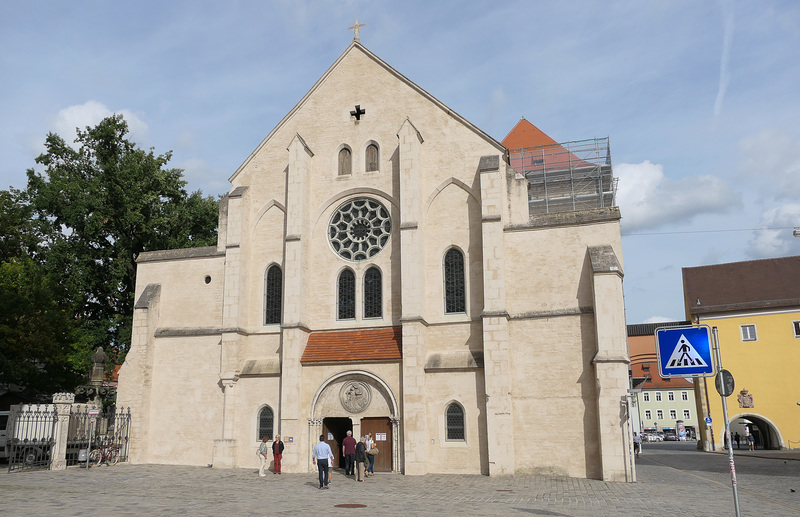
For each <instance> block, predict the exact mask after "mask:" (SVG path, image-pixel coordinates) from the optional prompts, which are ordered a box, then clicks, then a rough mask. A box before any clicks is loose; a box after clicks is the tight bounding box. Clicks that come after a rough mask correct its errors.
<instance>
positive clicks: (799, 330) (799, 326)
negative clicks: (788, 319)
mask: <svg viewBox="0 0 800 517" xmlns="http://www.w3.org/2000/svg"><path fill="white" fill-rule="evenodd" d="M792 328H793V329H794V337H800V321H793V322H792Z"/></svg>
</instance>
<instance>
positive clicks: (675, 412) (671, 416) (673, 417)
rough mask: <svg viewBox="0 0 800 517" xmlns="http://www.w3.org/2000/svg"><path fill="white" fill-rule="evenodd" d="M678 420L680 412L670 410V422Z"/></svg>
mask: <svg viewBox="0 0 800 517" xmlns="http://www.w3.org/2000/svg"><path fill="white" fill-rule="evenodd" d="M676 418H678V412H677V411H675V410H674V409H670V410H669V419H670V420H675V419H676Z"/></svg>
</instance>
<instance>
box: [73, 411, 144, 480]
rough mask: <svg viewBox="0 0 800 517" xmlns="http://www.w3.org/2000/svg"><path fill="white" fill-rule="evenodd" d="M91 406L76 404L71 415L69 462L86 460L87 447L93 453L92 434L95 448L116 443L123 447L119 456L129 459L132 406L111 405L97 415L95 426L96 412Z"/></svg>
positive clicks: (117, 445)
mask: <svg viewBox="0 0 800 517" xmlns="http://www.w3.org/2000/svg"><path fill="white" fill-rule="evenodd" d="M89 409H90V408H89V407H88V406H85V405H75V406H73V408H72V412H71V413H70V416H69V431H68V433H67V458H66V460H67V466H72V465H78V464H80V463H81V462H83V461H86V457H85V456H82V455H81V454H80V452H81V450H84V451H85V453H86V454H88V453H89V445H90V443H89V438H90V437H91V448H92V449H95V448H97V447H99V446H100V445H102V446H104V447H116V448H117V450H118V451H119V460H120V461H126V460H127V459H128V446H129V440H130V429H131V410H130V408H128V409H119V410H114V409H107V410H106V411H105V412H102V413H100V414H99V415H97V416H96V417H95V422H94V429H92V421H91V419H92V415H90V414H89Z"/></svg>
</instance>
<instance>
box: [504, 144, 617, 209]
mask: <svg viewBox="0 0 800 517" xmlns="http://www.w3.org/2000/svg"><path fill="white" fill-rule="evenodd" d="M509 159H510V161H511V166H512V167H513V168H514V169H515V170H516V171H517V172H519V173H520V174H522V175H523V176H525V178H526V179H527V180H528V210H529V212H530V215H532V216H533V215H538V214H551V213H558V212H575V211H579V210H589V209H593V208H602V207H610V206H614V203H615V197H616V190H617V180H616V178H614V173H613V171H612V169H611V148H610V146H609V142H608V138H593V139H589V140H576V141H572V142H564V143H560V144H549V145H542V146H537V147H525V148H520V149H509Z"/></svg>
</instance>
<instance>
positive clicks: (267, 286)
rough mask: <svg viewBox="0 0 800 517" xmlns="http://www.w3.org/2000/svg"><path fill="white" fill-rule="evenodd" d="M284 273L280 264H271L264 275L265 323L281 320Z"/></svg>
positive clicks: (274, 322)
mask: <svg viewBox="0 0 800 517" xmlns="http://www.w3.org/2000/svg"><path fill="white" fill-rule="evenodd" d="M282 280H283V274H282V272H281V268H280V266H278V265H277V264H273V265H271V266H270V267H269V268H268V269H267V274H266V275H264V325H274V324H276V323H277V324H280V322H281V283H282Z"/></svg>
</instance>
